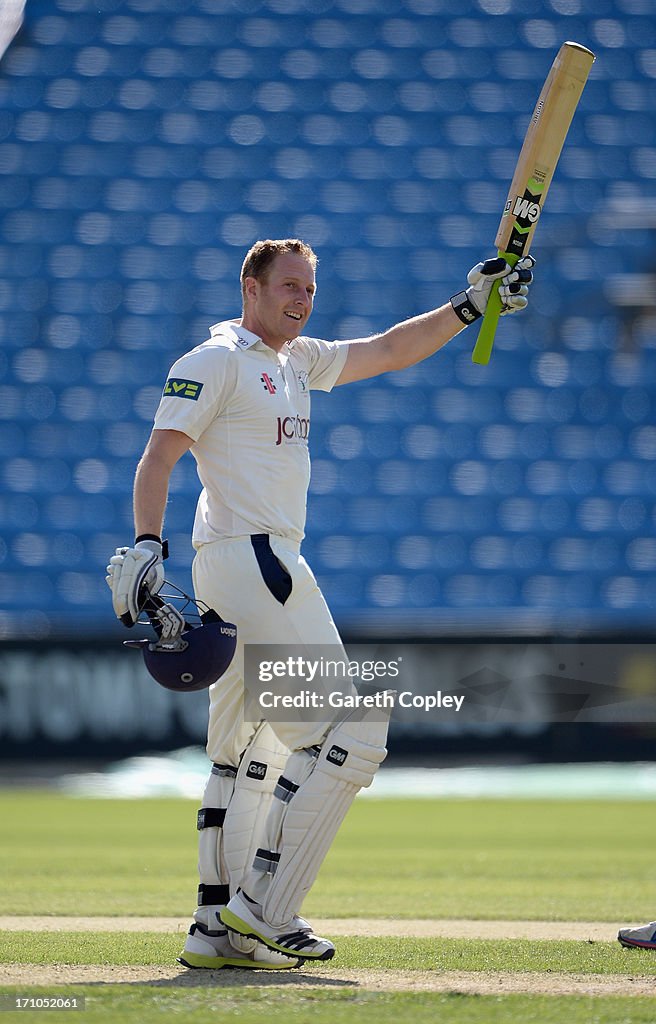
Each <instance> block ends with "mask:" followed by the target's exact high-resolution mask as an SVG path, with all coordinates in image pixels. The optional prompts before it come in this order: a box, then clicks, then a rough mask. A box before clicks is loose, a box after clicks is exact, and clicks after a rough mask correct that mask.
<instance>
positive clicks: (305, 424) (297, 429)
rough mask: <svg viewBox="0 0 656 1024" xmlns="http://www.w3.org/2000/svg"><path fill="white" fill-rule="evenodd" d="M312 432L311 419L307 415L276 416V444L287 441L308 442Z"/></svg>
mask: <svg viewBox="0 0 656 1024" xmlns="http://www.w3.org/2000/svg"><path fill="white" fill-rule="evenodd" d="M309 433H310V420H309V418H307V417H305V416H284V417H283V416H277V417H276V446H277V445H279V444H283V443H285V442H290V443H296V444H298V443H299V442H303V441H305V442H306V443H307V439H308V434H309Z"/></svg>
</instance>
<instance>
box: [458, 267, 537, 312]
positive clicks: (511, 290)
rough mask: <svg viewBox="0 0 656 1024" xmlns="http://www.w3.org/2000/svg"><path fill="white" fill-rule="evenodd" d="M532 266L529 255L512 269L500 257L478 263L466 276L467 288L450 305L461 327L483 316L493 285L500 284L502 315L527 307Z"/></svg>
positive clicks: (531, 279)
mask: <svg viewBox="0 0 656 1024" xmlns="http://www.w3.org/2000/svg"><path fill="white" fill-rule="evenodd" d="M534 266H535V260H534V259H533V257H532V256H523V257H522V259H521V260H518V262H517V263H516V264H515V266H514V267H511V266H509V264H508V263H506V261H505V260H504V259H503V258H502V257H501V256H496V257H495V258H494V259H490V260H485V262H483V263H477V264H476V266H475V267H472V269H471V270H470V271H469V273H468V274H467V283H468V284H469V288H468V289H467V290H466V291H464V292H459V293H458V294H457V295H454V296H453V297H452V299H451V305H452V306H453V309H454V311H455V313H456V314H457V316H458V317H459V318H460V319H461V320H462V322H463V323H464V324H470V323H473V322H474V320H478V319H479V318H480V317H482V316H483V314H484V313H485V309H486V306H487V303H488V299H489V298H490V292H491V291H492V285H493V283H494V282H495V281H497V280H500V283H499V297H500V299H501V304H502V307H501V316H505V314H506V313H516V312H517V310H519V309H525V308H526V306H527V305H528V290H529V286H530V284H531V282H532V281H533V274H532V273H531V268H532V267H534Z"/></svg>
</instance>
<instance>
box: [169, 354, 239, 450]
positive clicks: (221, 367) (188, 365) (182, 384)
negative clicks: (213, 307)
mask: <svg viewBox="0 0 656 1024" xmlns="http://www.w3.org/2000/svg"><path fill="white" fill-rule="evenodd" d="M227 363H228V360H227V359H226V352H225V350H224V349H221V348H218V347H210V348H208V349H206V350H204V351H194V352H189V353H187V355H184V356H182V358H181V359H178V360H177V362H175V363H174V364H173V366H172V367H171V370H170V372H169V375H168V378H167V380H166V384H165V385H164V391H163V393H162V397H161V399H160V403H159V407H158V409H157V412H156V413H155V428H156V429H157V430H180V431H182V433H183V434H187V436H188V437H190V438H192V440H193V441H198V439H199V438H200V436H201V435H202V434H203V433H204V432H205V431H206V430H207V428H208V426H209V425H210V423H211V422H212V420H213V419H215V418H216V417H217V416H218V415H219V414H220V412H221V410H222V408H223V405H224V403H225V400H226V395H227V394H228V386H229V382H228V380H227V378H228V376H229V373H228V365H227Z"/></svg>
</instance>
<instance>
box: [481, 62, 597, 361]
mask: <svg viewBox="0 0 656 1024" xmlns="http://www.w3.org/2000/svg"><path fill="white" fill-rule="evenodd" d="M594 59H595V56H594V53H592V52H591V50H588V49H586V47H585V46H581V45H580V43H563V45H562V46H561V48H560V50H559V51H558V55H557V57H556V59H555V60H554V62H553V64H552V65H551V70H550V71H549V74H548V75H547V78H546V80H545V83H544V85H543V86H542V92H541V93H540V95H539V97H538V101H537V103H536V105H535V110H534V111H533V117H532V118H531V123H530V125H529V126H528V130H527V132H526V136H525V137H524V143H523V145H522V148H521V152H520V154H519V158H518V160H517V165H516V167H515V173H514V175H513V179H512V183H511V185H510V192H509V193H508V198H507V200H506V205H505V207H504V210H503V215H502V217H501V222H500V224H499V230H498V231H497V236H496V238H495V240H494V244H495V245H496V247H497V249H498V251H499V256H503V258H504V259H505V260H506V262H507V263H509V264H510V266H511V267H514V265H515V263H517V261H518V260H519V259H521V257H522V256H524V255H528V252H529V246H530V244H531V239H532V238H533V233H534V231H535V229H536V227H537V223H538V219H539V217H540V214H541V212H542V209H543V207H544V201H545V199H546V197H547V192H548V191H549V186H550V184H551V179H552V178H553V175H554V171H555V169H556V164H557V163H558V158H559V157H560V153H561V150H562V148H563V144H564V142H565V138H566V136H567V132H568V131H569V126H570V124H571V123H572V118H573V117H574V111H575V110H576V107H577V105H578V102H579V100H580V98H581V93H582V92H583V87H584V85H585V83H586V82H587V80H588V75H589V74H590V68H591V67H592V63H593V61H594ZM500 312H501V299H500V298H499V284H498V282H495V283H494V286H493V289H492V293H491V295H490V299H489V301H488V304H487V309H486V310H485V316H484V317H483V322H482V324H481V329H480V331H479V334H478V338H477V340H476V345H475V346H474V351H473V353H472V361H473V362H474V363H482V364H483V365H486V364H487V363H489V361H490V356H491V354H492V346H493V344H494V335H495V333H496V329H497V324H498V323H499V314H500Z"/></svg>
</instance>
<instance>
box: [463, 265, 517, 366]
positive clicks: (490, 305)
mask: <svg viewBox="0 0 656 1024" xmlns="http://www.w3.org/2000/svg"><path fill="white" fill-rule="evenodd" d="M498 254H499V256H501V258H502V259H504V260H505V261H506V263H507V264H508V265H509V266H511V267H514V266H515V264H516V263H517V261H518V260H519V256H516V255H515V253H513V252H501V249H499V250H498ZM500 316H501V299H500V298H499V281H495V282H494V284H493V285H492V291H491V292H490V297H489V299H488V300H487V306H486V307H485V315H484V316H483V321H482V323H481V329H480V331H479V332H478V338H477V339H476V344H475V345H474V351H473V352H472V363H480V365H481V366H487V364H488V363H489V361H490V356H491V355H492V346H493V345H494V336H495V334H496V333H497V325H498V323H499V317H500Z"/></svg>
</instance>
